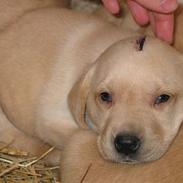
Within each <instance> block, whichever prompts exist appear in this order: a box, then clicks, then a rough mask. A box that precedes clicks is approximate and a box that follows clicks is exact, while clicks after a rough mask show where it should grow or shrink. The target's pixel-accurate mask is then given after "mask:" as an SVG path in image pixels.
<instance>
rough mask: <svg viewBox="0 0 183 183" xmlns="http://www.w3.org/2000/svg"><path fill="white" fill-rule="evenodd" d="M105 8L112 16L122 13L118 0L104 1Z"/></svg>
mask: <svg viewBox="0 0 183 183" xmlns="http://www.w3.org/2000/svg"><path fill="white" fill-rule="evenodd" d="M102 2H103V4H104V6H105V8H106V9H107V10H108V11H110V12H111V13H112V14H117V13H119V11H120V6H119V2H118V0H102Z"/></svg>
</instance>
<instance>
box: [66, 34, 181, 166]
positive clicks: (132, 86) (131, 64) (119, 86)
mask: <svg viewBox="0 0 183 183" xmlns="http://www.w3.org/2000/svg"><path fill="white" fill-rule="evenodd" d="M144 41H145V39H143V40H142V39H141V40H140V42H139V40H136V39H135V38H129V39H126V40H122V41H119V42H117V43H115V44H114V45H112V46H111V47H110V48H108V49H107V50H106V51H105V52H104V53H103V54H102V55H101V56H100V57H99V58H98V60H97V61H96V63H95V64H94V65H93V66H92V67H91V68H90V69H89V71H88V72H87V73H86V74H85V75H83V76H82V78H81V79H80V81H78V82H77V83H76V84H75V86H74V87H73V89H72V91H71V93H70V96H69V104H70V108H71V111H72V113H73V116H74V117H75V119H76V121H77V122H78V124H79V125H80V126H82V127H87V126H89V127H90V128H92V129H93V130H95V131H96V132H97V133H98V134H99V137H98V147H99V150H100V152H101V154H102V155H103V157H104V158H105V159H109V160H112V161H116V162H131V163H138V162H146V161H152V160H155V159H158V158H160V157H161V156H162V155H163V154H164V153H165V152H166V150H167V148H168V147H169V145H170V143H171V142H172V140H173V139H174V137H175V136H176V134H177V131H178V129H179V127H180V125H181V122H182V120H183V56H182V55H180V53H178V52H177V51H176V50H174V49H173V48H172V47H170V46H168V45H166V44H165V43H163V42H161V41H159V40H156V39H153V38H150V37H147V38H146V41H145V43H144ZM143 43H144V45H143Z"/></svg>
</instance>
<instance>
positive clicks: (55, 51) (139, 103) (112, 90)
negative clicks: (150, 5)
mask: <svg viewBox="0 0 183 183" xmlns="http://www.w3.org/2000/svg"><path fill="white" fill-rule="evenodd" d="M129 36H130V38H127V37H129ZM142 40H144V41H145V43H144V42H143V43H142ZM139 46H140V47H139ZM0 57H1V58H3V59H2V60H1V62H0V104H1V110H2V116H3V117H5V118H6V121H5V122H3V124H4V125H3V126H4V128H8V125H9V123H11V129H12V128H13V130H12V133H13V134H14V136H13V138H14V139H16V137H17V136H19V135H18V134H19V133H18V132H21V135H23V136H25V135H27V136H28V139H27V140H26V141H25V142H24V144H25V143H26V144H28V142H29V140H30V141H34V138H38V139H39V140H41V141H43V142H46V143H49V144H51V145H54V146H56V147H58V148H62V147H63V145H64V144H65V142H67V140H68V138H69V137H70V135H71V134H72V133H74V131H75V130H76V129H77V125H76V122H77V123H78V124H79V125H80V126H82V127H85V128H86V127H87V126H88V125H89V126H90V127H91V128H92V129H93V130H95V131H96V132H97V133H98V137H99V138H98V146H99V149H100V152H101V154H102V155H103V157H104V158H106V159H109V160H112V161H117V162H124V161H128V162H129V161H130V162H133V163H135V162H144V161H152V160H155V159H158V158H159V157H160V156H162V155H163V154H164V153H165V151H166V150H167V148H168V147H169V145H170V143H171V142H172V140H173V138H174V137H175V135H176V133H177V131H178V129H179V126H180V125H181V123H182V121H183V115H182V108H183V96H182V93H183V85H182V83H181V82H178V81H181V80H182V77H183V74H182V73H183V72H182V70H183V59H182V55H181V54H180V53H178V52H177V51H176V50H174V49H173V48H171V47H170V46H168V45H166V44H165V43H163V42H161V41H159V40H156V39H155V38H151V37H147V39H145V38H144V37H143V38H142V37H140V38H139V36H138V37H137V36H135V37H134V36H133V34H132V33H131V32H130V31H128V32H125V31H122V30H121V29H118V28H117V27H116V26H114V25H112V24H109V23H107V22H105V21H101V20H99V19H98V18H96V17H94V16H91V15H84V14H82V13H81V14H80V13H77V12H74V11H69V10H65V9H61V8H53V7H52V8H51V7H49V8H42V9H36V10H32V11H31V12H30V11H28V12H27V13H25V14H24V15H22V16H21V17H19V18H18V19H17V21H15V22H14V23H13V24H11V25H9V26H7V27H5V28H4V29H3V31H2V32H1V34H0ZM174 81H176V82H174ZM103 94H104V96H102V95H103ZM106 95H107V98H106ZM110 96H111V98H110ZM108 97H109V98H108ZM169 99H170V100H169ZM106 100H109V101H106ZM68 101H69V102H68ZM68 103H69V107H70V109H69V107H68ZM71 113H72V114H73V116H72V115H71ZM12 124H13V126H12ZM17 130H18V132H17ZM4 136H5V134H4V133H2V134H1V137H2V138H4ZM32 137H33V138H32ZM118 137H119V138H120V139H122V146H123V145H124V144H123V138H124V137H125V138H126V137H127V138H130V141H131V139H132V140H134V139H135V142H134V141H133V142H132V144H133V143H135V146H131V144H126V142H125V148H123V147H122V149H121V140H119V139H117V138H118ZM19 138H20V139H21V138H22V137H19ZM127 142H128V140H127ZM119 143H120V144H119ZM137 143H138V144H137ZM39 145H40V144H39V142H38V146H36V147H35V148H36V149H37V148H39ZM126 145H127V146H128V145H130V146H128V147H127V148H126ZM133 145H134V144H133ZM137 147H138V148H137ZM31 148H32V147H31ZM129 148H130V149H129ZM132 148H133V149H132ZM125 149H128V150H127V151H125V152H124V151H123V150H125ZM35 151H36V150H35Z"/></svg>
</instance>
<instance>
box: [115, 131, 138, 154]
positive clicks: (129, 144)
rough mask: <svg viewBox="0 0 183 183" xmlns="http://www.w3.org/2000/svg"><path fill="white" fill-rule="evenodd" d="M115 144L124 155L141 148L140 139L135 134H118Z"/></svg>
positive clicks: (133, 152)
mask: <svg viewBox="0 0 183 183" xmlns="http://www.w3.org/2000/svg"><path fill="white" fill-rule="evenodd" d="M114 146H115V148H116V150H117V152H118V153H121V154H124V155H131V154H135V153H136V152H137V151H138V149H139V148H140V139H139V138H138V137H136V136H134V135H128V134H125V135H121V134H120V135H117V136H116V138H115V139H114Z"/></svg>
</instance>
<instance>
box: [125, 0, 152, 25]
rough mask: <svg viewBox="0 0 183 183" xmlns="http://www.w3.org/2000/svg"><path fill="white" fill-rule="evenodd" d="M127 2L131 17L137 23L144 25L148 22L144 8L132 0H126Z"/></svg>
mask: <svg viewBox="0 0 183 183" xmlns="http://www.w3.org/2000/svg"><path fill="white" fill-rule="evenodd" d="M127 4H128V7H129V9H130V11H131V13H132V16H133V18H134V19H135V21H136V22H137V23H138V24H139V25H146V24H147V23H148V22H149V17H148V12H147V10H146V9H145V8H143V7H142V6H141V5H140V4H138V3H136V2H135V1H133V0H128V1H127Z"/></svg>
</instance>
